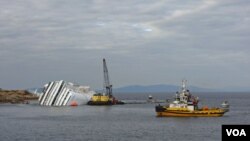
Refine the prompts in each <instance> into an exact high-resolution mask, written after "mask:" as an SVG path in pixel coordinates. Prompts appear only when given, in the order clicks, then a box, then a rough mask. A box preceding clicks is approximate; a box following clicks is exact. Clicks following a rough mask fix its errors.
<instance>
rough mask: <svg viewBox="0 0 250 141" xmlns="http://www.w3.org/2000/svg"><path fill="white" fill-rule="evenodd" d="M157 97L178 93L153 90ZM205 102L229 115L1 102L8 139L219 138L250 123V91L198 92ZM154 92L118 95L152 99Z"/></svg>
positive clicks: (0, 132) (0, 133) (0, 131)
mask: <svg viewBox="0 0 250 141" xmlns="http://www.w3.org/2000/svg"><path fill="white" fill-rule="evenodd" d="M150 95H152V96H153V97H154V98H155V99H161V100H163V99H171V98H173V94H164V93H157V94H154V93H151V94H150ZM195 95H197V96H199V98H200V100H201V101H200V105H201V106H205V105H206V106H210V107H211V106H220V104H221V103H222V102H223V101H224V100H227V101H229V104H230V111H229V112H228V113H226V114H225V115H224V116H223V117H188V118H187V117H162V118H159V117H156V113H155V110H154V107H155V104H150V103H148V104H125V105H113V106H87V105H83V106H78V107H46V106H39V105H38V103H37V102H36V101H35V102H33V103H32V102H31V103H30V104H0V139H1V140H3V141H15V140H16V141H88V140H89V141H92V140H94V141H152V140H153V141H201V140H204V141H210V140H211V141H219V140H221V125H222V124H249V123H250V110H249V109H250V102H249V101H250V93H197V94H195ZM147 96H148V94H117V95H116V97H118V98H120V99H124V100H146V99H147Z"/></svg>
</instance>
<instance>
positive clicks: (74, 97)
mask: <svg viewBox="0 0 250 141" xmlns="http://www.w3.org/2000/svg"><path fill="white" fill-rule="evenodd" d="M93 94H95V92H94V91H90V90H89V87H88V86H79V85H75V84H73V83H69V82H66V81H63V80H61V81H53V82H50V83H48V84H46V86H45V87H44V91H43V93H42V94H41V95H40V97H39V100H38V101H39V104H40V105H44V106H77V105H84V104H87V103H88V101H89V100H90V99H91V97H92V96H93Z"/></svg>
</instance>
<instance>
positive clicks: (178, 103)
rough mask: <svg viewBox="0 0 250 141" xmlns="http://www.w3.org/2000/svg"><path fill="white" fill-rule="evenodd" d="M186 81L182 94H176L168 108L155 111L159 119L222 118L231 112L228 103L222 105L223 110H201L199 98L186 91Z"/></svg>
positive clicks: (161, 107) (158, 107) (163, 107)
mask: <svg viewBox="0 0 250 141" xmlns="http://www.w3.org/2000/svg"><path fill="white" fill-rule="evenodd" d="M186 82H187V81H186V80H183V81H182V87H181V92H180V93H179V92H176V95H175V98H174V101H172V102H171V103H169V104H168V105H166V106H162V105H160V104H159V105H157V106H156V107H155V111H156V113H157V116H158V117H221V116H223V115H224V114H225V113H226V112H228V111H229V104H228V102H227V101H226V102H224V103H222V105H221V106H222V108H208V107H207V106H205V107H202V108H199V107H198V103H199V98H198V97H194V96H193V95H192V94H191V93H190V91H189V90H188V89H186Z"/></svg>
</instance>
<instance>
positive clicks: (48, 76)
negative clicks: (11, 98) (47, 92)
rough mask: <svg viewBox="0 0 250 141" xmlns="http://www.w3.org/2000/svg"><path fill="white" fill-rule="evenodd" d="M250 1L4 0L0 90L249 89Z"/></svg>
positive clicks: (1, 5)
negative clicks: (52, 86) (64, 85)
mask: <svg viewBox="0 0 250 141" xmlns="http://www.w3.org/2000/svg"><path fill="white" fill-rule="evenodd" d="M249 25H250V1H249V0H123V1H121V0H120V1H119V0H0V88H6V89H20V88H32V87H42V86H43V85H44V84H45V83H47V82H49V81H53V80H61V79H62V80H66V81H70V82H75V83H79V84H83V85H89V86H91V87H92V88H93V89H100V88H102V86H103V70H102V58H106V60H107V65H108V69H109V75H110V78H111V82H112V84H113V85H114V87H121V86H126V85H133V84H139V85H151V84H174V85H179V84H180V83H181V80H182V79H187V80H188V84H189V85H196V86H200V87H205V88H221V87H230V86H243V87H249V86H250V74H249V73H250V46H249V45H250V26H249Z"/></svg>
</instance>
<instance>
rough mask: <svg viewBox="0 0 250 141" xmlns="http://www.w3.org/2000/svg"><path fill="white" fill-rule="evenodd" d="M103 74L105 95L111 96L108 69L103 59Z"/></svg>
mask: <svg viewBox="0 0 250 141" xmlns="http://www.w3.org/2000/svg"><path fill="white" fill-rule="evenodd" d="M103 74H104V88H105V89H106V92H105V95H108V96H112V85H111V84H110V82H109V75H108V68H107V64H106V61H105V58H103Z"/></svg>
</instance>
